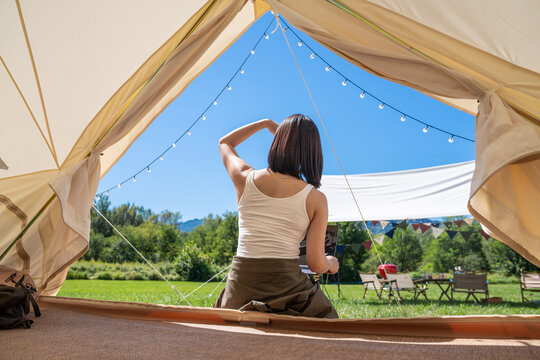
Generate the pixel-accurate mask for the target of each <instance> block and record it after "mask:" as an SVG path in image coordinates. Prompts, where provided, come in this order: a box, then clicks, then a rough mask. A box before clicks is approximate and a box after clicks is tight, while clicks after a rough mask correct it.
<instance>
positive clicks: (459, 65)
mask: <svg viewBox="0 0 540 360" xmlns="http://www.w3.org/2000/svg"><path fill="white" fill-rule="evenodd" d="M267 2H268V3H269V4H270V6H272V8H273V9H275V10H277V11H278V12H279V13H280V14H282V15H283V16H284V17H285V18H286V19H287V20H288V21H289V22H290V23H291V24H292V25H293V26H295V27H296V28H298V29H300V30H301V31H303V32H305V33H306V34H307V35H309V36H310V37H312V38H313V39H315V40H316V41H318V42H319V43H321V44H323V45H324V46H326V47H327V48H328V49H330V50H331V51H333V52H335V53H336V54H339V55H340V56H342V57H343V58H345V59H346V60H348V61H350V62H352V63H353V64H355V65H357V66H359V67H360V68H362V69H364V70H366V71H369V72H371V73H373V74H375V75H377V76H379V77H382V78H385V79H388V80H391V81H394V82H397V83H400V84H402V85H406V86H409V87H412V88H413V89H416V90H418V91H421V92H423V93H425V94H432V95H434V96H435V97H437V96H439V97H440V96H443V97H445V98H446V99H447V100H448V101H449V102H450V103H451V99H452V98H456V99H469V100H474V99H477V100H478V101H479V109H478V114H477V116H476V134H475V137H476V167H475V172H474V174H473V179H472V185H471V189H470V198H469V202H468V208H469V212H470V213H471V214H472V215H473V216H474V217H475V218H477V219H478V220H479V221H480V222H482V223H483V225H484V226H485V227H486V228H487V230H488V232H489V234H490V235H491V236H493V237H495V238H497V239H499V240H501V241H503V242H505V243H506V244H507V245H509V246H511V247H512V248H514V249H515V250H516V251H518V252H520V253H521V254H522V255H523V256H525V257H526V258H527V259H528V260H529V261H531V262H532V263H533V264H535V265H537V266H540V222H538V221H535V220H533V218H535V217H536V218H537V215H536V214H539V213H540V187H539V186H538V183H539V182H538V179H539V178H538V176H539V174H540V126H539V125H540V74H539V73H538V72H536V71H535V70H536V69H537V64H538V61H539V60H538V59H539V58H540V57H539V56H538V55H539V53H538V51H539V47H538V46H536V47H535V46H534V44H536V42H532V43H531V42H526V40H523V39H524V38H525V37H526V36H525V35H524V36H522V37H521V38H519V39H518V38H517V36H514V37H513V38H512V39H513V40H512V41H511V43H512V44H514V41H515V46H511V47H510V46H509V45H508V43H507V42H499V41H497V40H498V36H499V32H503V31H504V29H506V28H507V26H508V24H506V23H505V21H506V20H505V18H504V17H500V18H499V19H497V18H496V15H494V14H500V12H501V11H506V10H507V9H509V7H507V6H503V5H501V4H502V3H501V2H500V1H496V2H491V1H489V0H483V1H477V2H467V1H457V2H455V3H453V4H452V5H449V6H436V5H435V4H433V6H426V7H425V8H424V7H423V6H422V4H423V2H421V1H416V2H415V1H412V2H406V1H398V2H395V5H392V6H390V5H388V4H389V3H390V2H382V3H381V4H382V5H384V4H387V6H388V7H391V9H389V8H387V7H384V6H382V5H381V4H379V2H378V1H368V0H340V1H336V0H319V1H309V0H267ZM405 3H407V4H405ZM473 3H474V5H471V4H473ZM479 4H480V5H479ZM449 8H450V10H451V11H450V10H448V9H449ZM537 8H538V5H531V6H530V7H527V6H516V7H513V8H512V9H511V10H508V11H509V14H510V18H511V19H520V21H521V19H524V20H523V21H521V23H520V25H519V27H517V28H516V29H518V32H520V33H521V32H524V33H525V34H537V33H538V26H539V25H538V21H536V20H534V19H537V18H538V11H535V10H536V9H537ZM395 9H398V10H395ZM484 9H494V11H490V12H487V11H486V10H484ZM396 11H398V12H396ZM407 11H409V12H410V13H415V14H418V16H416V18H417V19H418V20H419V21H420V20H421V21H423V23H422V22H418V21H415V20H414V19H413V18H409V17H407V13H408V12H407ZM447 11H448V12H447ZM461 14H467V16H473V17H474V18H475V19H476V18H481V17H485V16H488V15H489V14H492V15H491V16H490V17H491V19H490V20H483V21H478V22H473V23H468V24H467V27H466V28H465V29H469V30H467V33H469V32H473V33H474V36H473V35H471V36H472V39H473V40H470V41H469V42H470V43H471V44H474V45H471V44H469V43H467V42H465V40H466V39H464V38H463V37H461V36H460V35H459V33H456V32H455V31H453V30H452V29H458V28H459V27H460V24H461V22H462V21H463V20H462V19H464V18H465V17H462V16H461ZM411 16H412V15H411ZM428 18H431V19H434V20H433V21H434V22H437V20H436V19H440V18H444V19H445V20H444V22H443V23H442V25H441V26H445V25H444V24H445V23H451V24H452V26H447V27H448V28H449V31H448V33H446V32H441V31H442V30H443V29H442V28H439V29H435V28H431V27H429V24H430V22H428V21H427V20H426V19H428ZM487 23H489V24H492V26H493V27H492V28H489V32H486V31H485V30H483V29H481V27H482V26H484V24H487ZM499 25H501V26H499ZM503 25H504V26H503ZM445 29H446V27H445ZM445 29H444V30H445ZM440 30H441V31H440ZM452 34H453V35H454V36H457V38H456V37H453V36H452ZM511 34H514V32H511V33H510V34H506V35H501V37H502V38H503V39H506V38H507V37H508V36H512V35H511ZM491 38H493V39H496V40H495V43H494V44H496V45H497V46H498V47H499V48H498V50H494V49H493V48H491V47H488V45H485V46H484V45H483V46H484V47H487V48H486V50H489V52H487V51H485V50H482V49H481V48H478V47H476V45H478V44H480V43H482V41H483V43H482V44H489V43H491V40H489V39H491ZM481 39H483V40H482V41H481ZM524 41H525V42H526V44H525V45H523V42H524ZM478 46H479V45H478ZM524 46H525V47H524ZM529 51H530V52H531V53H532V54H533V55H531V56H526V57H525V58H522V57H520V56H521V55H520V54H521V53H522V52H529ZM501 53H504V54H507V56H503V57H499V56H502V55H500V54H501ZM493 54H496V55H497V56H496V55H493ZM508 59H516V61H518V60H519V61H520V64H521V66H519V65H518V64H514V63H510V62H509V61H508ZM520 59H524V60H520ZM535 61H536V62H535ZM523 66H530V68H526V67H523Z"/></svg>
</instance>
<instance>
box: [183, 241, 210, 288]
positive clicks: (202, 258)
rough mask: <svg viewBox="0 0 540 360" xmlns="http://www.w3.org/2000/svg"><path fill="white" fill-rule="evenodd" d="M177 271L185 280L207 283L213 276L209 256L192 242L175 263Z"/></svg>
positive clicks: (187, 244)
mask: <svg viewBox="0 0 540 360" xmlns="http://www.w3.org/2000/svg"><path fill="white" fill-rule="evenodd" d="M174 265H175V269H176V272H177V274H178V275H180V277H181V278H182V279H183V280H187V281H205V280H207V279H208V278H209V277H210V276H211V275H212V272H213V271H212V270H213V269H212V268H213V266H212V263H211V261H210V258H209V257H208V255H206V254H203V253H202V251H201V250H200V249H199V248H198V247H197V246H196V245H195V244H194V243H192V242H188V243H186V244H185V245H184V246H183V247H182V249H181V250H180V251H179V252H178V256H177V257H176V259H175V261H174Z"/></svg>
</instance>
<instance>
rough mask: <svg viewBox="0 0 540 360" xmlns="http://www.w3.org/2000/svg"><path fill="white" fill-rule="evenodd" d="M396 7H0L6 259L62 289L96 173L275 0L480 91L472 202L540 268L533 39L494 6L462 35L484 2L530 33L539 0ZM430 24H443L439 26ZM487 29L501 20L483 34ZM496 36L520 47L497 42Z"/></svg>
mask: <svg viewBox="0 0 540 360" xmlns="http://www.w3.org/2000/svg"><path fill="white" fill-rule="evenodd" d="M399 3H400V5H399V6H398V7H395V6H390V5H388V4H389V2H388V4H387V3H383V2H381V3H379V2H377V3H374V2H371V1H367V0H354V1H353V0H341V1H339V2H338V1H335V0H310V1H308V0H279V1H278V0H267V1H262V0H255V1H247V0H208V1H203V0H198V1H189V2H179V1H173V0H161V1H160V2H159V6H156V4H155V2H137V3H136V4H133V2H130V1H128V0H119V1H114V2H109V1H105V0H96V1H91V2H72V1H68V0H55V1H48V2H38V1H30V0H14V1H2V2H0V33H1V34H9V36H0V56H1V57H0V60H1V61H0V62H1V65H0V95H1V96H0V109H2V110H1V111H2V118H1V119H2V120H1V125H2V133H1V134H0V135H1V136H2V141H0V154H1V158H2V164H3V165H2V169H0V195H1V196H0V226H1V227H0V228H2V234H0V251H4V249H6V248H7V247H8V246H9V245H10V244H11V243H12V241H13V239H15V238H16V237H17V235H18V234H20V233H21V231H25V232H24V235H23V236H22V240H21V241H19V242H18V243H17V245H16V246H14V247H13V248H12V249H11V250H10V251H9V253H8V254H7V256H6V257H5V258H4V259H3V260H2V263H3V264H5V265H8V266H12V267H15V268H17V269H23V268H25V269H28V271H29V273H30V275H31V276H32V277H33V278H34V279H35V281H36V285H37V286H38V287H39V289H40V292H41V293H42V294H55V293H56V292H57V291H58V289H59V287H60V286H61V284H62V283H63V281H64V279H65V275H66V273H67V268H68V266H69V265H70V264H71V263H72V262H73V261H75V260H76V259H77V258H78V257H79V256H81V255H82V254H84V252H85V251H86V250H87V248H88V237H89V226H90V221H89V209H90V204H91V202H92V199H93V197H94V195H95V191H96V188H97V184H98V181H99V179H100V178H101V177H102V176H103V175H104V174H105V173H106V172H107V171H108V170H109V169H110V167H111V166H112V165H113V164H114V163H115V162H116V161H117V160H118V159H119V158H120V157H121V156H122V154H123V153H124V152H125V151H126V150H127V149H128V148H129V146H130V145H131V144H132V143H133V141H134V140H135V139H136V138H137V137H138V136H139V135H140V134H141V133H142V132H143V131H144V130H145V129H146V127H147V126H148V125H149V124H150V123H151V122H152V121H153V119H154V118H155V117H156V116H157V115H159V113H160V112H161V111H162V110H163V109H164V108H165V107H166V106H167V105H168V104H169V103H170V102H171V101H172V100H173V99H174V98H175V97H176V96H178V95H179V94H180V93H181V92H182V91H183V89H185V88H186V87H187V85H188V84H189V83H190V82H191V81H192V80H193V79H194V78H195V77H196V76H198V74H200V73H201V72H202V71H204V69H205V68H206V67H207V66H209V65H210V64H211V63H212V62H213V61H214V60H215V59H216V58H217V57H218V56H219V55H220V54H221V53H222V52H223V51H225V50H226V49H227V48H228V47H229V46H230V45H231V44H232V43H233V42H234V41H235V40H236V39H237V38H238V37H239V36H240V35H241V34H242V33H243V32H244V31H245V30H246V29H247V28H249V26H250V25H251V24H252V23H253V22H254V21H255V20H256V19H257V18H258V17H259V16H260V15H262V14H263V13H264V12H265V11H267V10H268V9H269V8H270V6H271V7H272V8H273V9H274V10H276V11H279V12H280V13H281V14H282V15H283V16H284V17H285V18H286V19H287V20H288V21H290V22H291V23H292V24H293V25H294V26H296V27H298V28H299V29H300V30H302V31H304V32H306V33H307V34H308V35H309V36H311V37H312V38H314V39H315V40H316V41H318V42H320V43H321V44H323V45H324V46H326V47H328V48H329V49H330V50H332V51H334V52H335V53H337V54H338V55H340V56H342V57H343V58H345V59H347V60H349V61H351V62H352V63H354V64H356V65H358V66H359V67H361V68H363V69H365V70H367V71H369V72H371V73H374V74H376V75H378V76H380V77H382V78H385V79H389V80H392V81H394V82H397V83H400V84H403V85H406V86H410V87H412V88H414V89H416V90H418V91H421V92H423V93H425V94H428V95H430V96H433V97H436V98H437V97H438V98H439V99H441V100H442V101H445V102H447V103H449V104H453V106H456V107H458V108H464V107H465V108H469V111H471V112H474V111H475V109H473V108H471V106H470V104H471V101H472V102H474V101H475V100H476V99H479V100H480V103H479V107H478V115H477V119H476V129H477V130H476V167H475V172H474V175H473V178H472V183H471V184H472V185H471V190H470V199H469V202H468V208H469V212H470V213H471V214H472V215H473V216H475V217H476V218H477V219H478V220H479V221H481V222H482V223H483V225H484V226H485V227H486V229H487V230H488V232H489V233H490V234H491V235H493V236H494V237H496V238H498V239H500V240H502V241H504V242H505V243H507V244H508V245H510V246H512V247H513V248H514V249H516V250H517V251H519V252H520V253H521V254H523V255H524V256H526V257H527V258H528V259H529V260H530V261H531V262H533V263H535V264H536V265H540V223H539V222H537V221H535V214H538V213H540V189H539V188H538V183H539V182H538V179H539V177H540V159H539V158H538V157H539V156H540V128H539V127H538V126H537V125H538V123H539V120H538V119H540V74H538V72H537V67H536V65H534V64H532V65H531V61H534V59H538V58H539V57H538V56H537V54H538V47H533V46H532V45H533V44H535V43H530V42H527V41H526V40H525V42H526V43H527V44H530V45H531V47H530V48H527V49H526V50H524V48H523V45H522V44H523V41H521V39H525V36H523V37H522V38H518V36H517V35H512V34H516V32H509V33H508V34H500V33H501V32H504V29H507V27H505V26H502V27H501V26H499V25H501V23H502V22H504V19H502V20H498V19H496V17H495V16H491V17H492V19H490V20H489V22H487V20H485V21H484V20H483V21H482V22H477V23H476V25H475V22H467V27H463V31H462V32H461V33H460V32H458V31H457V30H456V29H460V21H461V20H460V19H461V14H465V13H466V14H469V13H471V14H472V15H471V16H473V17H474V18H477V17H482V16H487V15H489V14H492V13H491V12H490V13H489V14H485V13H483V12H482V8H490V9H495V10H497V9H499V10H500V11H508V12H509V14H511V18H512V19H516V18H519V19H520V25H519V27H518V28H517V29H518V31H517V32H518V33H523V34H536V33H537V31H536V30H537V26H538V24H537V23H536V22H533V21H531V20H530V19H531V17H534V16H536V15H537V12H536V11H535V9H536V7H534V6H533V5H530V6H529V7H527V6H516V7H514V8H512V9H510V8H509V7H508V6H503V5H502V3H501V2H500V1H497V2H491V1H488V0H482V1H478V2H475V5H471V2H465V1H459V4H458V5H456V6H455V7H452V6H451V5H448V6H444V7H443V6H440V7H437V6H426V7H425V9H424V7H423V6H421V3H420V2H411V3H410V4H409V2H407V4H408V5H404V2H399ZM478 3H481V5H482V6H478V5H476V4H478ZM385 4H386V5H385ZM418 4H420V5H418ZM385 6H386V7H385ZM450 8H451V10H452V9H453V10H452V11H450V10H449V9H450ZM456 9H457V10H456ZM447 11H448V12H447ZM500 11H498V12H493V14H497V13H499V14H500ZM66 14H69V16H66ZM448 14H452V15H451V16H447V15H448ZM446 17H447V18H446ZM430 18H433V19H437V18H445V21H444V23H441V24H445V25H444V27H436V26H435V25H433V23H432V22H429V21H428V19H430ZM435 22H436V21H435ZM450 24H451V26H450ZM485 24H490V26H493V28H491V29H490V31H489V32H486V31H484V30H482V29H480V28H481V27H482V26H484V25H485ZM432 26H435V28H434V27H432ZM441 26H442V25H441ZM446 29H448V31H446ZM535 31H536V32H535ZM464 33H474V34H473V35H474V36H472V35H471V36H472V37H471V38H466V37H464V35H463V34H464ZM498 36H500V37H501V39H502V38H504V39H508V38H510V40H511V41H510V43H511V45H510V43H509V42H508V41H506V40H505V41H501V42H498V41H495V42H493V41H492V40H490V39H491V38H494V39H496V38H497V37H498ZM488 38H489V39H488ZM493 46H497V48H496V49H494V48H493ZM527 51H529V52H530V54H531V55H530V56H529V55H526V54H523V53H524V52H527ZM453 99H457V100H456V101H455V102H454V100H453ZM4 164H5V165H4ZM6 168H7V169H6ZM49 204H50V205H49ZM33 220H36V221H35V222H33ZM30 224H32V225H31V226H30Z"/></svg>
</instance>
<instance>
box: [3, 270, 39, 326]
mask: <svg viewBox="0 0 540 360" xmlns="http://www.w3.org/2000/svg"><path fill="white" fill-rule="evenodd" d="M35 296H36V286H35V284H34V282H33V281H32V278H31V277H30V276H29V275H27V274H23V273H22V272H20V271H17V270H15V269H13V268H10V267H8V266H3V265H0V329H13V328H16V327H21V326H23V327H26V328H30V325H31V324H32V323H33V320H30V319H29V316H28V314H29V313H30V304H32V307H33V308H34V316H35V317H38V316H40V315H41V312H40V311H39V306H38V305H37V303H36V300H35Z"/></svg>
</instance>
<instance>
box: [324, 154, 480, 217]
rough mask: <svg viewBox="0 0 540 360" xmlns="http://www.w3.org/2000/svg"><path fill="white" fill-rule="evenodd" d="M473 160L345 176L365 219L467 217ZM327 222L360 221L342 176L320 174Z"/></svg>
mask: <svg viewBox="0 0 540 360" xmlns="http://www.w3.org/2000/svg"><path fill="white" fill-rule="evenodd" d="M473 172H474V161H468V162H464V163H457V164H450V165H443V166H436V167H431V168H423V169H414V170H405V171H396V172H386V173H376V174H360V175H347V179H348V180H349V184H350V185H351V189H352V190H353V192H354V195H355V197H356V201H357V202H358V205H359V207H360V210H361V211H362V213H363V214H364V219H365V220H397V219H419V218H429V217H440V216H453V215H467V214H469V211H468V210H467V200H468V199H469V192H470V188H471V179H472V175H473ZM320 190H321V191H322V192H323V193H324V194H325V195H326V197H327V199H328V211H329V214H328V220H329V221H359V220H361V219H362V217H361V216H360V213H359V212H358V208H357V207H356V205H355V202H354V199H353V197H352V195H351V192H350V190H349V187H348V186H347V182H346V181H345V178H344V176H343V175H324V176H323V177H322V186H321V188H320Z"/></svg>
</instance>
